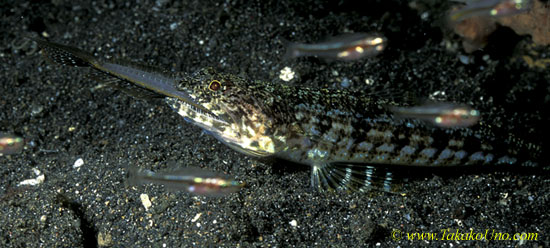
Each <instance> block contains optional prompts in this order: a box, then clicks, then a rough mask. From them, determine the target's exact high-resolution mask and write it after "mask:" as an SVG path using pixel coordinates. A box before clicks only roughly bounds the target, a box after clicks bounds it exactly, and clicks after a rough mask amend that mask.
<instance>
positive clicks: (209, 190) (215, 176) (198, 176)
mask: <svg viewBox="0 0 550 248" xmlns="http://www.w3.org/2000/svg"><path fill="white" fill-rule="evenodd" d="M128 183H129V184H130V185H139V184H143V183H156V184H161V185H164V186H165V187H166V188H167V189H168V190H184V191H187V192H189V193H192V194H196V195H204V196H224V195H227V194H230V193H235V192H237V191H239V190H240V189H241V188H242V187H243V186H244V185H245V184H244V183H243V182H239V181H237V180H235V179H234V178H231V177H230V176H228V175H224V174H221V173H216V172H212V171H209V170H206V169H202V168H198V167H183V168H180V169H173V170H168V171H163V172H158V173H155V172H152V171H150V170H142V169H138V168H137V167H130V168H129V178H128Z"/></svg>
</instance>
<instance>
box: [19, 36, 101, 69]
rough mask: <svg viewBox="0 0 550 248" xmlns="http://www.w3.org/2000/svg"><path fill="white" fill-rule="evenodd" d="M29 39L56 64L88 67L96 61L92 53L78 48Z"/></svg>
mask: <svg viewBox="0 0 550 248" xmlns="http://www.w3.org/2000/svg"><path fill="white" fill-rule="evenodd" d="M29 39H31V40H33V41H35V42H36V43H38V46H39V47H40V48H41V49H42V50H43V52H44V55H45V56H46V58H48V59H49V60H51V61H53V62H54V63H56V64H60V65H66V66H73V67H89V66H93V64H94V63H96V62H95V61H96V58H95V57H94V56H93V55H92V54H90V53H87V52H85V51H83V50H80V49H78V48H74V47H70V46H64V45H61V44H56V43H52V42H48V41H45V40H41V39H36V38H29Z"/></svg>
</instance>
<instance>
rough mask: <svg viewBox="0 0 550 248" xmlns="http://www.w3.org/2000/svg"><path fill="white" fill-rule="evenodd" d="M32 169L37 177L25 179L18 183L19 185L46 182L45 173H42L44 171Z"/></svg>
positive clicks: (33, 184) (34, 184)
mask: <svg viewBox="0 0 550 248" xmlns="http://www.w3.org/2000/svg"><path fill="white" fill-rule="evenodd" d="M32 171H33V172H34V174H35V175H36V176H37V177H36V178H33V179H27V180H23V181H21V182H20V183H18V184H17V186H23V185H30V186H36V185H38V184H41V183H43V182H44V180H45V179H46V177H45V176H44V174H42V172H40V170H38V169H36V168H33V169H32Z"/></svg>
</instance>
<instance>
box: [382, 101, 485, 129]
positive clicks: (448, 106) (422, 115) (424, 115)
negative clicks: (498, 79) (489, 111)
mask: <svg viewBox="0 0 550 248" xmlns="http://www.w3.org/2000/svg"><path fill="white" fill-rule="evenodd" d="M390 109H391V111H392V112H393V113H394V114H395V116H396V117H398V118H411V119H418V120H422V121H425V122H428V123H430V124H433V125H435V126H438V127H443V128H463V127H470V126H473V125H475V124H476V123H478V121H479V118H480V113H479V111H478V110H475V109H473V108H472V107H470V106H468V105H465V104H457V103H449V102H435V103H428V104H424V105H420V106H413V107H391V108H390Z"/></svg>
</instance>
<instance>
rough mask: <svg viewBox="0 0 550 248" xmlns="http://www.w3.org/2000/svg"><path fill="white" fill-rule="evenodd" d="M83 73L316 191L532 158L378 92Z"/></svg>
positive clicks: (480, 131)
mask: <svg viewBox="0 0 550 248" xmlns="http://www.w3.org/2000/svg"><path fill="white" fill-rule="evenodd" d="M38 42H39V44H40V45H41V46H42V47H45V48H49V50H50V51H51V50H55V49H51V48H52V47H53V48H56V49H58V50H61V51H63V52H64V54H62V56H61V55H59V54H60V53H59V52H57V53H55V54H57V55H52V54H49V57H50V58H52V59H53V60H54V61H56V62H63V61H66V60H67V59H59V57H60V56H61V57H69V58H70V59H68V60H69V61H71V60H81V61H78V63H77V64H80V62H83V61H86V62H87V61H89V60H90V58H89V57H88V55H86V56H83V55H81V54H79V53H82V51H80V50H77V51H78V53H76V52H74V51H73V50H76V49H75V48H71V49H73V50H67V49H65V48H66V47H65V46H60V45H56V44H53V43H48V42H45V41H38ZM56 56H57V58H56ZM96 61H97V60H96ZM109 63H110V62H109ZM73 64H74V63H73ZM111 64H112V63H111ZM91 67H92V68H94V69H96V70H98V71H101V72H103V73H106V74H108V75H110V76H112V77H114V78H117V79H123V80H126V81H130V82H134V81H136V80H137V81H139V82H137V83H135V84H137V85H139V86H140V87H144V88H147V89H149V90H152V91H154V92H156V93H157V94H160V95H162V96H163V97H164V98H165V101H166V102H167V103H168V105H169V106H171V107H172V108H173V109H174V110H175V111H177V113H178V114H180V115H181V116H183V117H184V118H185V119H186V120H187V121H188V122H190V123H193V124H195V125H197V126H199V127H201V128H203V129H205V130H207V131H208V133H210V134H212V135H213V136H214V137H216V138H217V139H218V140H220V141H221V142H223V143H224V144H226V145H228V146H230V147H231V148H233V149H235V150H237V151H240V152H242V153H245V154H247V155H251V156H255V157H276V158H280V159H284V160H288V161H292V162H295V163H300V164H305V165H310V166H311V167H312V168H313V172H312V176H311V183H312V184H313V185H314V186H315V187H317V188H319V189H329V188H342V189H348V190H363V189H367V188H378V189H383V190H391V188H390V187H391V180H392V174H393V171H395V170H399V168H400V166H401V168H402V166H424V167H429V166H459V165H484V164H523V165H531V166H535V165H537V162H538V160H537V159H538V158H539V157H540V155H541V148H540V147H539V146H537V145H533V144H531V143H527V142H521V141H519V139H516V138H515V137H514V136H504V135H502V133H499V131H498V130H494V129H493V128H492V127H491V126H489V125H485V124H484V123H483V122H480V123H479V124H477V125H474V126H471V127H467V128H446V129H443V128H437V127H434V126H433V125H425V122H423V121H421V120H415V119H404V118H394V115H393V113H392V112H391V109H392V107H399V106H401V105H400V104H398V103H396V102H393V101H392V99H388V98H386V97H379V96H381V95H387V94H377V93H376V92H373V93H364V92H353V91H348V90H335V89H319V88H308V87H293V86H288V85H284V84H273V83H269V82H261V81H253V80H250V79H245V78H241V77H238V76H235V75H231V74H223V73H218V72H216V71H214V70H213V69H211V68H206V69H203V70H200V71H198V72H196V73H194V74H190V75H188V74H177V76H173V77H169V76H165V74H160V73H157V72H152V71H148V73H149V74H144V75H147V77H146V78H147V80H141V79H136V77H135V75H134V74H139V71H140V69H139V68H137V67H133V68H135V69H130V68H128V69H125V71H124V72H123V71H122V70H117V71H116V72H113V70H114V69H113V68H115V66H110V67H107V66H105V63H102V62H94V63H92V64H91ZM496 137H502V138H501V139H497V138H496ZM519 158H531V159H532V161H524V160H520V159H519Z"/></svg>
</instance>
